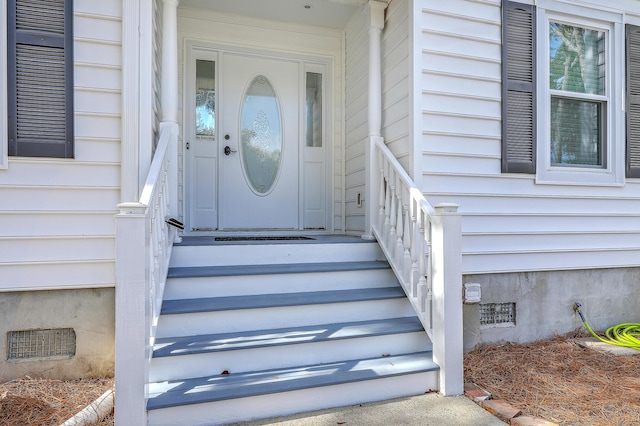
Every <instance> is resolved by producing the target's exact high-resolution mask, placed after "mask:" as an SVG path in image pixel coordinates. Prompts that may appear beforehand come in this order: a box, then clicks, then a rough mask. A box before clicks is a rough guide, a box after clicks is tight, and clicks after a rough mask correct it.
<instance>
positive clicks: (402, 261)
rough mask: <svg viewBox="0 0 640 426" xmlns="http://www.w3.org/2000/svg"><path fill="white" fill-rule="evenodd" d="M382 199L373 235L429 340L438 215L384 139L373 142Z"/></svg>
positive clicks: (376, 215)
mask: <svg viewBox="0 0 640 426" xmlns="http://www.w3.org/2000/svg"><path fill="white" fill-rule="evenodd" d="M373 147H374V149H373V152H374V155H373V159H372V160H373V164H374V165H375V166H376V170H377V173H376V176H377V179H376V180H377V182H376V184H377V187H378V188H379V198H378V204H377V209H376V210H377V212H376V213H375V215H374V216H372V220H371V224H372V228H373V233H374V235H375V236H376V238H377V240H378V243H379V244H380V246H381V248H382V251H383V252H384V253H385V256H386V257H387V259H388V260H389V264H390V265H391V267H392V269H393V270H394V272H395V273H396V276H397V277H398V280H399V281H400V284H401V285H402V287H403V288H404V291H405V293H406V294H407V297H408V298H409V301H410V302H411V305H412V306H413V309H414V310H415V311H416V313H417V314H418V317H419V318H420V321H421V322H422V325H423V326H424V329H425V331H426V332H427V334H428V335H429V338H431V339H433V323H432V318H431V298H432V285H431V284H432V283H431V277H432V274H431V273H430V271H431V269H432V268H431V260H432V259H433V257H432V256H430V255H429V253H430V251H431V218H432V217H433V215H434V214H435V210H434V208H433V207H432V206H431V204H429V202H428V201H427V199H426V198H425V197H424V195H423V194H422V192H421V191H420V190H419V189H418V187H417V186H416V185H415V183H414V182H413V180H412V179H411V178H410V177H409V175H408V174H407V172H406V171H405V170H404V168H403V167H402V166H401V165H400V163H399V162H398V160H397V159H396V158H395V156H394V155H393V154H392V153H391V151H390V150H389V148H387V146H386V145H385V143H384V140H383V139H382V138H374V141H373Z"/></svg>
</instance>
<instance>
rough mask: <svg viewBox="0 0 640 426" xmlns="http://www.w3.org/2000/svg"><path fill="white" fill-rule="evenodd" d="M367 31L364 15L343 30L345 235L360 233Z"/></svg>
mask: <svg viewBox="0 0 640 426" xmlns="http://www.w3.org/2000/svg"><path fill="white" fill-rule="evenodd" d="M368 30H369V27H368V23H367V19H366V16H365V14H363V13H358V12H356V13H355V14H354V15H353V17H352V18H351V20H350V21H349V23H348V24H347V28H346V50H345V52H346V55H345V56H346V64H345V86H346V88H345V132H346V133H345V140H346V142H345V145H346V146H345V212H346V213H345V214H346V222H345V223H346V232H347V233H348V234H356V235H362V234H363V233H364V214H365V209H364V207H358V206H357V194H358V193H361V194H363V195H364V183H365V177H366V173H365V150H366V144H367V143H368V137H369V125H368V123H367V117H368V110H367V107H368V101H369V95H368V88H369V33H368Z"/></svg>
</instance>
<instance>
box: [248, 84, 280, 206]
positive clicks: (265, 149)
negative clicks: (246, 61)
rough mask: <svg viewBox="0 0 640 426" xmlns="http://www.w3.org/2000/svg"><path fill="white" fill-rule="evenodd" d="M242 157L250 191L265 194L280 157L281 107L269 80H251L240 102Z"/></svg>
mask: <svg viewBox="0 0 640 426" xmlns="http://www.w3.org/2000/svg"><path fill="white" fill-rule="evenodd" d="M240 126H241V131H240V135H241V141H242V142H241V146H240V147H241V155H242V162H243V165H244V171H245V174H246V176H247V180H248V181H249V183H250V185H251V187H252V188H253V189H254V190H255V191H256V192H257V193H259V194H266V193H268V192H269V191H270V190H271V188H272V186H273V184H274V182H275V180H276V177H277V176H278V171H279V169H280V160H281V153H282V142H283V140H282V118H281V116H280V103H279V101H278V98H277V96H276V93H275V91H274V90H273V87H272V86H271V83H270V82H269V80H268V79H267V78H266V77H265V76H262V75H259V76H257V77H256V78H254V79H253V81H252V82H251V84H250V85H249V88H248V89H247V93H246V94H245V96H244V100H243V102H242V114H241V119H240Z"/></svg>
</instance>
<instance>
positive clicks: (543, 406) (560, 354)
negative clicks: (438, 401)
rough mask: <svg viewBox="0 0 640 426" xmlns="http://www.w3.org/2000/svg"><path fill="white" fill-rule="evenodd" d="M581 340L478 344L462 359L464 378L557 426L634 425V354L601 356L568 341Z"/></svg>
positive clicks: (638, 374) (638, 408) (639, 402)
mask: <svg viewBox="0 0 640 426" xmlns="http://www.w3.org/2000/svg"><path fill="white" fill-rule="evenodd" d="M586 336H588V335H586V334H585V333H582V332H574V333H570V334H568V335H565V336H561V337H556V338H553V339H550V340H544V341H539V342H534V343H526V344H512V343H507V344H504V345H486V346H482V347H480V348H479V349H477V350H475V351H473V352H470V353H468V354H466V355H465V358H464V364H465V366H464V374H465V380H466V381H467V382H473V383H475V384H477V385H478V386H480V387H482V388H484V389H486V390H487V391H489V392H490V393H491V394H492V395H493V398H494V399H502V400H504V401H506V402H508V403H509V404H511V405H512V406H514V407H516V408H518V409H519V410H522V412H523V415H527V416H532V417H540V418H543V419H546V420H548V421H551V422H554V423H558V424H561V425H563V426H564V425H603V426H604V425H606V426H614V425H620V426H623V425H624V426H630V425H640V355H631V356H629V355H627V356H619V355H613V354H610V353H602V352H598V351H595V350H593V349H587V348H583V347H581V346H579V345H578V344H577V343H575V342H574V341H573V338H575V337H586Z"/></svg>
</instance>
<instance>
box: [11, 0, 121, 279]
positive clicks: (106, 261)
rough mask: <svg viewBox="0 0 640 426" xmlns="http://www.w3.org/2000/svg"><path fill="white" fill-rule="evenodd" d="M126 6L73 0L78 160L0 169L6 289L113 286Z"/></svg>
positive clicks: (30, 161) (21, 162)
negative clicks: (122, 44) (122, 37)
mask: <svg viewBox="0 0 640 426" xmlns="http://www.w3.org/2000/svg"><path fill="white" fill-rule="evenodd" d="M121 7H122V3H121V2H120V1H118V0H107V1H100V2H96V1H93V0H74V18H73V19H74V74H75V75H74V77H75V78H74V85H75V87H74V97H75V116H74V121H75V159H50V158H16V157H10V158H9V166H8V168H7V169H6V170H0V236H1V237H0V291H13V290H36V289H54V288H58V289H60V288H82V287H113V286H114V285H115V267H114V250H115V248H114V223H113V220H114V219H113V216H114V214H115V213H116V211H115V210H116V205H117V203H118V202H119V201H120V200H119V197H120V116H121V81H122V76H121V48H120V45H121V32H122V31H121Z"/></svg>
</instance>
